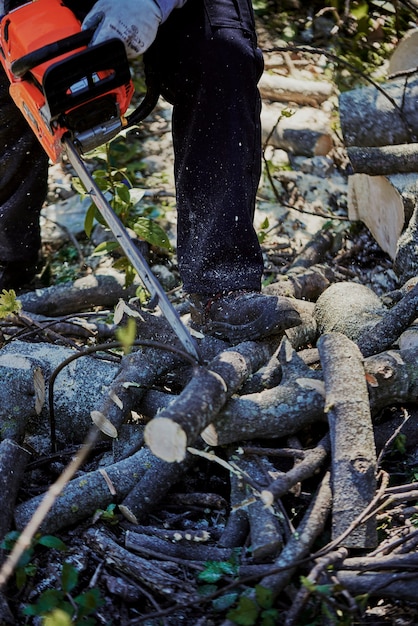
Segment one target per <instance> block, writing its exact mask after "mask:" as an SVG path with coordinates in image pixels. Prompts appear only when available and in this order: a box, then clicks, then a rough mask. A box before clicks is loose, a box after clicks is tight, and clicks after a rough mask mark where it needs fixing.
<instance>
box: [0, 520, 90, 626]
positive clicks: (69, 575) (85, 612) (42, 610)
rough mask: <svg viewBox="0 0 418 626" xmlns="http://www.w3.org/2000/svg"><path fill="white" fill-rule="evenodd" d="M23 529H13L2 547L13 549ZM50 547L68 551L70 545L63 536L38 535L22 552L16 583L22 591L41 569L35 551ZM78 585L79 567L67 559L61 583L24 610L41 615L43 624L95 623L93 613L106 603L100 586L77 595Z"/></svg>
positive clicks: (62, 569)
mask: <svg viewBox="0 0 418 626" xmlns="http://www.w3.org/2000/svg"><path fill="white" fill-rule="evenodd" d="M19 535H20V533H19V532H18V531H12V532H10V533H7V535H6V536H5V537H4V539H3V541H2V542H1V544H0V547H1V548H3V549H5V550H8V551H10V550H12V549H13V546H14V544H15V543H16V541H17V539H18V537H19ZM40 547H43V548H49V549H53V550H58V551H60V552H65V551H66V550H67V546H66V545H65V543H64V542H63V541H61V539H59V538H58V537H54V536H53V535H40V534H38V535H36V536H35V538H34V540H33V541H32V543H31V545H30V546H29V547H28V548H27V549H26V550H25V552H24V553H23V555H22V557H21V559H20V561H19V563H18V565H17V568H16V570H15V577H16V586H17V588H18V589H19V590H20V591H22V590H23V588H24V586H25V584H26V582H27V579H28V577H33V576H35V574H36V573H37V571H38V566H37V565H36V562H35V557H36V553H37V552H38V551H39V548H40ZM78 585H79V574H78V571H77V570H76V568H75V567H74V566H73V565H71V564H70V563H68V562H66V561H64V562H63V564H62V568H61V576H60V580H59V585H58V587H57V588H56V589H52V588H49V589H46V590H45V591H43V592H42V593H41V594H40V595H39V597H38V599H37V601H36V602H35V603H33V604H27V605H26V606H25V607H24V609H23V613H24V615H26V616H37V617H40V618H42V623H43V625H44V626H69V625H70V624H71V625H74V624H75V625H79V626H94V624H96V620H95V619H94V618H93V617H92V615H93V614H94V613H95V612H96V611H97V609H98V608H99V607H100V606H101V605H102V604H103V600H102V599H101V597H100V591H99V590H98V589H88V590H87V591H84V592H82V593H78V594H77V595H73V592H74V591H75V589H76V587H77V586H78Z"/></svg>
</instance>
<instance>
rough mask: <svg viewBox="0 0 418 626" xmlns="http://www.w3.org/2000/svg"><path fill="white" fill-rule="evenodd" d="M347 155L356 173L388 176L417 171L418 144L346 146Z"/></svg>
mask: <svg viewBox="0 0 418 626" xmlns="http://www.w3.org/2000/svg"><path fill="white" fill-rule="evenodd" d="M347 156H348V158H349V159H350V163H351V165H352V166H353V170H354V171H355V172H356V174H368V175H369V176H388V175H389V174H407V173H411V172H418V144H417V143H405V144H400V145H396V146H392V145H391V146H380V147H378V146H374V147H368V146H348V148H347Z"/></svg>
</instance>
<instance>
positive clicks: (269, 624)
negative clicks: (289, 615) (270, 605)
mask: <svg viewBox="0 0 418 626" xmlns="http://www.w3.org/2000/svg"><path fill="white" fill-rule="evenodd" d="M278 617H279V612H278V610H277V609H267V610H265V611H263V612H262V613H261V626H276V624H278V621H279V620H278Z"/></svg>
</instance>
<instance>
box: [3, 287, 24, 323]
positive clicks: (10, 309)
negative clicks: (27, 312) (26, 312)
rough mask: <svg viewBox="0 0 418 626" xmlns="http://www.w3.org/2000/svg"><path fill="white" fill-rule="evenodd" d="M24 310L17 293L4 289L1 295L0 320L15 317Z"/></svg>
mask: <svg viewBox="0 0 418 626" xmlns="http://www.w3.org/2000/svg"><path fill="white" fill-rule="evenodd" d="M21 309H22V304H21V302H20V300H18V299H17V298H16V292H15V291H14V290H13V289H9V290H8V291H7V290H6V289H3V291H2V292H1V294H0V319H2V318H6V317H9V315H15V314H16V313H19V311H20V310H21Z"/></svg>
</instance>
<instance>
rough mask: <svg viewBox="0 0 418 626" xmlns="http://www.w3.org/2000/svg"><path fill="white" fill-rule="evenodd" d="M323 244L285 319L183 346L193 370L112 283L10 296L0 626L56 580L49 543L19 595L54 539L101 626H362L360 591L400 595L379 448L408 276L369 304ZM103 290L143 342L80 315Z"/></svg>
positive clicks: (393, 385)
mask: <svg viewBox="0 0 418 626" xmlns="http://www.w3.org/2000/svg"><path fill="white" fill-rule="evenodd" d="M331 246H332V236H331V234H329V231H327V232H326V233H325V234H324V232H323V231H321V232H320V233H318V235H317V236H316V237H315V238H314V239H313V241H312V243H311V244H310V245H309V246H307V248H306V249H305V250H304V251H302V252H301V254H300V255H298V257H296V259H295V260H294V261H293V263H292V265H291V266H290V267H289V269H288V271H287V275H286V279H285V280H284V279H280V277H279V279H278V280H277V281H276V282H275V283H273V284H271V285H270V286H269V287H268V288H266V291H268V292H269V293H275V294H277V295H280V296H281V297H283V298H286V299H289V300H290V301H291V302H292V304H293V305H294V306H295V307H296V308H297V310H298V311H299V314H300V316H301V320H302V323H301V325H300V326H297V327H295V328H292V329H289V330H287V331H286V332H285V333H283V335H282V336H276V337H272V338H270V339H269V340H264V341H257V342H254V341H249V342H244V343H241V344H238V345H235V346H229V345H226V344H225V343H224V342H222V341H221V340H218V339H215V338H211V337H205V336H201V337H198V338H197V342H198V344H199V350H200V352H201V354H202V357H203V361H202V363H196V362H194V361H193V359H191V358H190V357H189V356H188V355H186V354H184V352H183V351H182V350H181V348H180V347H179V346H178V345H177V342H176V338H175V337H173V335H172V333H171V330H170V328H169V327H168V324H167V323H166V321H165V320H164V319H163V318H162V317H161V316H159V315H158V313H156V312H152V311H147V310H143V309H142V310H141V309H139V308H137V306H136V304H135V303H130V304H127V303H126V295H127V294H126V292H123V289H122V287H121V286H120V285H119V283H118V281H117V280H116V278H115V276H114V275H113V274H112V273H108V274H107V275H102V276H95V278H94V284H92V285H90V286H89V285H86V284H85V282H84V283H83V282H81V283H75V284H74V285H72V286H71V287H68V285H67V286H65V285H62V286H57V287H50V288H47V289H45V290H38V291H37V292H33V293H28V294H24V295H23V296H22V298H21V303H22V306H23V311H20V312H19V313H15V314H14V315H11V316H9V317H8V318H6V320H5V321H4V322H3V324H2V333H3V337H4V345H3V347H2V349H1V350H0V370H1V373H0V375H1V379H2V381H3V385H2V392H1V393H2V408H1V412H0V423H1V432H2V441H1V443H0V452H1V454H0V463H1V468H0V478H1V480H2V485H3V489H1V490H0V500H1V508H2V512H3V515H2V519H1V522H0V524H1V525H0V535H1V536H2V537H4V536H6V535H7V533H8V532H9V531H10V530H13V529H16V530H17V531H19V533H21V534H20V539H19V540H18V541H17V543H16V545H15V547H14V550H13V551H12V552H11V553H8V554H6V553H5V552H4V553H3V556H2V560H3V567H2V570H1V573H0V584H1V590H2V597H1V599H2V601H1V613H0V616H1V623H4V624H9V623H16V619H17V617H16V615H17V613H19V611H21V610H22V605H27V604H30V602H31V601H33V599H34V598H36V597H38V596H39V595H42V583H41V579H45V578H46V577H47V576H48V577H52V578H51V580H49V583H48V584H49V586H52V587H56V586H59V585H60V584H61V583H60V576H61V574H60V571H61V569H60V566H57V565H56V564H55V567H53V566H52V565H51V560H52V561H54V559H55V560H57V559H58V557H57V555H56V553H55V552H54V551H52V553H48V555H47V556H46V555H45V554H44V555H43V559H44V561H43V563H44V564H43V566H42V569H40V570H39V572H38V578H39V580H37V578H36V575H35V577H34V580H32V582H30V581H29V582H28V581H26V584H25V585H24V586H23V588H20V590H18V589H17V588H16V578H15V573H16V572H18V571H19V568H21V565H19V559H20V558H21V555H22V553H23V554H24V553H25V550H27V549H28V547H29V546H30V545H33V541H34V540H35V541H36V540H37V539H36V538H38V540H39V537H44V536H50V535H53V536H60V537H62V538H63V539H64V541H65V543H66V544H67V546H69V553H70V556H69V555H68V554H67V556H65V555H64V557H60V558H61V560H62V558H64V559H68V558H70V560H71V559H73V560H74V559H76V562H77V569H78V571H79V573H80V581H79V585H80V586H81V588H84V589H85V588H88V587H92V586H94V587H98V588H99V589H100V590H101V593H103V592H104V593H105V595H106V601H105V603H104V605H103V606H102V607H101V608H99V609H98V610H97V611H96V619H97V623H106V620H109V619H111V620H113V621H114V622H115V623H116V622H117V623H123V624H139V623H141V622H144V621H146V620H149V619H151V618H152V617H155V619H157V617H158V618H161V619H166V620H168V621H166V623H178V620H179V619H185V620H189V622H188V623H191V622H190V621H191V620H194V621H193V623H199V624H206V623H207V624H209V623H219V624H223V625H227V624H233V623H243V622H242V621H240V619H242V615H243V614H246V615H247V619H250V618H249V617H248V615H250V613H251V611H252V613H251V615H252V616H253V617H252V618H251V619H253V621H252V622H251V621H250V622H248V621H247V622H245V623H254V624H256V623H258V622H257V619H259V620H267V619H270V618H271V619H273V620H276V621H273V622H271V623H283V624H286V625H287V626H290V625H295V624H301V623H305V622H304V620H306V619H307V620H308V621H312V618H313V617H314V616H315V615H317V614H318V612H320V611H322V612H323V615H326V616H327V617H326V619H327V620H329V623H337V621H338V619H340V618H341V616H342V615H345V616H346V619H352V621H356V620H357V623H358V621H359V620H361V618H362V616H363V615H364V611H365V610H366V609H365V605H364V603H363V604H362V603H361V602H360V601H359V599H358V598H359V597H360V596H362V597H366V598H367V599H368V602H369V606H371V605H373V603H377V602H378V600H381V599H386V600H387V601H388V602H392V603H396V602H399V601H402V602H405V603H407V604H410V605H411V606H414V603H415V601H416V591H415V590H416V561H417V558H416V553H415V547H416V545H417V544H418V530H417V529H416V528H415V525H414V519H415V518H414V516H416V512H417V510H418V509H417V507H416V506H415V502H416V500H417V498H418V483H415V482H412V483H409V482H406V481H397V482H398V483H399V484H394V482H393V480H392V479H391V476H390V473H388V472H387V470H385V458H386V457H387V455H388V453H389V452H390V451H391V450H392V449H393V447H394V441H396V440H397V439H399V435H400V434H401V435H402V436H403V437H404V439H403V441H404V443H405V445H406V446H407V447H408V449H409V450H414V449H415V447H416V444H417V434H416V433H417V432H418V430H417V428H416V423H415V422H416V420H417V419H418V415H417V413H416V412H414V408H413V405H414V404H416V398H417V385H418V351H417V349H416V343H414V342H416V335H415V332H414V325H413V322H414V320H415V319H416V318H417V306H418V285H417V281H416V280H415V279H411V280H409V281H408V282H407V283H406V284H405V285H404V286H403V287H402V288H400V289H399V290H397V291H396V292H392V293H388V294H385V295H384V297H378V296H377V295H376V294H375V293H374V292H373V291H371V290H370V289H369V288H368V287H366V286H364V285H362V284H360V283H358V282H341V275H340V274H338V272H337V271H336V270H335V269H333V268H332V267H331V266H330V265H329V264H323V263H322V262H321V260H323V259H324V255H325V254H326V252H327V250H329V249H330V248H331ZM88 280H90V279H88ZM104 283H105V284H106V288H105V289H104V288H103V284H104ZM121 289H122V292H121ZM100 294H101V297H103V298H108V299H109V298H113V300H114V299H115V298H116V300H117V299H118V298H119V297H120V296H121V295H125V300H124V301H123V302H121V304H120V305H119V313H118V315H119V318H120V319H118V322H119V323H120V324H122V325H123V324H124V322H125V320H126V319H127V318H133V319H134V320H135V322H136V326H137V337H139V339H138V340H137V341H136V342H135V343H134V345H132V346H131V350H130V351H128V352H127V353H126V354H123V353H122V352H121V350H117V349H116V348H117V347H119V346H120V344H119V343H118V342H115V341H114V333H115V327H114V326H113V325H109V324H107V323H105V322H104V321H103V320H101V319H99V317H98V316H97V315H96V316H91V315H90V316H83V315H82V314H80V310H82V309H83V308H84V310H91V309H92V307H93V303H94V305H96V306H97V304H102V305H103V306H106V305H108V304H109V303H108V302H107V303H106V302H99V295H100ZM58 303H59V306H60V307H61V311H60V314H59V315H58V312H57V310H53V309H52V307H53V306H56V305H57V304H58ZM74 311H78V313H79V314H78V315H77V316H75V315H74ZM180 313H181V314H182V316H183V320H184V322H185V323H186V324H187V323H188V314H187V311H186V310H185V308H184V306H183V307H182V308H180ZM68 333H69V334H70V336H71V339H70V340H69V339H68V340H66V341H64V339H63V338H64V336H65V335H66V334H68ZM28 334H29V335H30V336H29V337H28ZM77 335H78V336H79V337H78V338H77ZM80 337H83V339H82V341H80ZM86 337H89V338H90V341H91V342H92V344H93V345H91V346H90V347H86V346H87V341H86V339H85V338H86ZM92 339H94V341H92ZM68 341H69V342H70V343H68ZM64 344H65V345H64ZM394 407H398V408H397V410H395V409H394ZM45 442H49V443H50V445H51V446H52V451H51V450H49V449H47V448H46V444H45ZM37 445H38V446H39V448H38V450H40V451H38V452H35V450H36V446H37ZM42 446H43V447H42ZM69 458H70V460H69V461H68V459H69ZM54 473H55V476H56V475H58V477H57V478H56V480H54V479H53V474H54ZM41 483H44V484H43V485H42V484H41ZM51 483H52V484H51ZM381 528H386V532H383V533H382V532H378V529H381ZM34 538H35V539H34ZM45 562H47V563H48V565H45ZM20 563H21V562H20ZM51 569H52V570H54V571H53V573H51ZM208 581H210V582H211V585H210V586H209V587H208V585H207V584H205V583H207V582H208ZM78 591H80V589H78ZM31 599H32V600H31ZM366 605H367V602H366ZM249 611H250V613H248V612H249ZM208 616H209V617H208ZM347 616H348V617H347ZM322 619H325V617H323V618H322ZM170 620H174V621H170ZM176 620H177V621H176ZM79 623H84V622H82V621H80V622H79ZM156 623H157V622H156ZM260 623H261V621H260ZM263 623H270V622H263ZM322 623H325V622H322ZM327 623H328V622H327Z"/></svg>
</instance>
